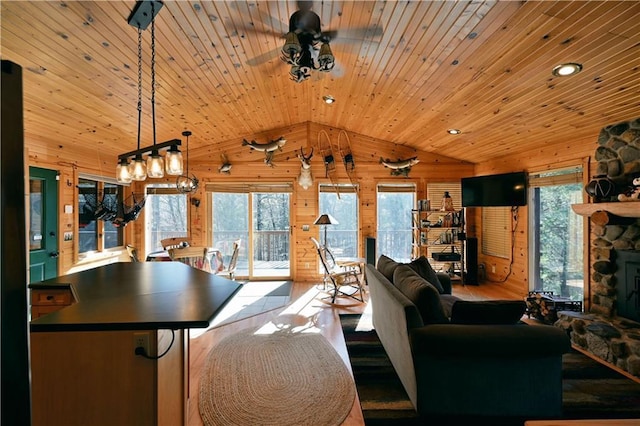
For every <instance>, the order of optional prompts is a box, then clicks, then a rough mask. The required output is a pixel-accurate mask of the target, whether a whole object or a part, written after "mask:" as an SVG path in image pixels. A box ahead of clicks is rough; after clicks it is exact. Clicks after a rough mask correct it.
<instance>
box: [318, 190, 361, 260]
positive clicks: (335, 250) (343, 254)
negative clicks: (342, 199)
mask: <svg viewBox="0 0 640 426" xmlns="http://www.w3.org/2000/svg"><path fill="white" fill-rule="evenodd" d="M336 191H337V193H338V194H341V195H344V194H354V196H355V208H356V211H355V219H356V228H355V253H349V252H343V251H341V250H343V249H342V248H341V247H333V246H332V245H331V244H328V245H329V248H330V250H332V252H333V253H334V254H335V255H336V256H338V257H358V253H359V252H360V233H361V232H360V210H361V209H360V193H359V188H358V185H353V184H351V183H336V184H334V183H325V182H320V183H318V215H321V214H323V213H329V214H331V215H332V216H336V215H335V214H334V213H333V212H331V211H324V210H323V209H322V207H321V201H320V197H321V196H322V194H329V193H336ZM337 196H338V195H337V194H336V197H337ZM336 219H337V220H338V222H340V219H339V218H336ZM325 226H326V225H324V226H321V227H320V228H321V229H320V233H319V236H320V241H321V243H323V244H324V241H323V239H324V237H323V236H324V227H325ZM338 226H340V225H338ZM336 231H337V230H335V229H332V227H329V228H328V229H327V235H328V236H330V235H331V233H332V232H336ZM338 232H347V231H345V230H340V231H338ZM351 232H353V231H351Z"/></svg>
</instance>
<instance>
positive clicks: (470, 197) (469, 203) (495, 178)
mask: <svg viewBox="0 0 640 426" xmlns="http://www.w3.org/2000/svg"><path fill="white" fill-rule="evenodd" d="M526 204H527V175H526V173H525V172H515V173H504V174H499V175H488V176H475V177H469V178H462V206H463V207H512V206H524V205H526Z"/></svg>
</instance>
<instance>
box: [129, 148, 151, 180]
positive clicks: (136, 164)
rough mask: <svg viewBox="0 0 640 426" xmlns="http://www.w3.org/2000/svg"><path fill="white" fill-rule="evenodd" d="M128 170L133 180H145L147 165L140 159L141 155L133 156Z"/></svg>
mask: <svg viewBox="0 0 640 426" xmlns="http://www.w3.org/2000/svg"><path fill="white" fill-rule="evenodd" d="M129 170H131V177H132V178H133V180H138V181H142V180H145V179H146V178H147V163H146V162H145V161H144V160H143V159H142V154H138V155H136V156H135V158H134V160H133V163H132V164H131V166H130V169H129Z"/></svg>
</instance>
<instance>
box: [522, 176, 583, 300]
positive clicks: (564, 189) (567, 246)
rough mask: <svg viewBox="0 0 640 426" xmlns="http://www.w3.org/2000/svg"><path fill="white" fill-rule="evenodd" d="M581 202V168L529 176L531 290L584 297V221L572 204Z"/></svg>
mask: <svg viewBox="0 0 640 426" xmlns="http://www.w3.org/2000/svg"><path fill="white" fill-rule="evenodd" d="M581 202H582V169H581V168H572V169H562V170H554V171H548V172H544V173H539V174H535V175H533V174H532V175H530V177H529V221H530V222H529V246H530V247H529V253H530V258H529V264H530V265H531V267H530V268H529V274H530V277H529V282H530V286H531V290H540V291H553V292H554V294H556V295H560V296H564V297H569V298H571V300H580V301H581V300H583V294H584V277H583V271H584V269H583V267H584V258H583V237H584V235H583V223H582V217H581V216H579V215H577V214H576V213H574V212H573V210H572V209H571V204H574V203H581Z"/></svg>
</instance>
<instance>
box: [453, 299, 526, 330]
mask: <svg viewBox="0 0 640 426" xmlns="http://www.w3.org/2000/svg"><path fill="white" fill-rule="evenodd" d="M526 307H527V305H526V303H525V302H524V301H523V300H490V301H467V300H459V301H457V302H455V303H454V304H453V307H452V309H451V323H452V324H517V323H518V322H519V321H520V318H522V315H524V311H525V309H526Z"/></svg>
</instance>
